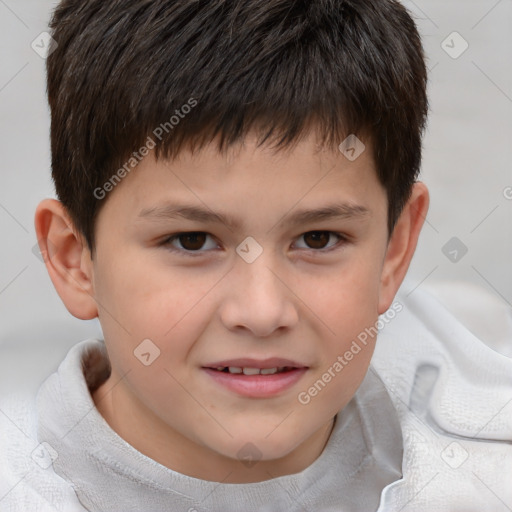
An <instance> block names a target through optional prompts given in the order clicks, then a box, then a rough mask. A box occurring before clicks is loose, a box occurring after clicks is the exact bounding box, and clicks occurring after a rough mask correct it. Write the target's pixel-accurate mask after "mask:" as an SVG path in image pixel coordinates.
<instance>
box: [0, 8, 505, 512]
mask: <svg viewBox="0 0 512 512" xmlns="http://www.w3.org/2000/svg"><path fill="white" fill-rule="evenodd" d="M51 27H52V30H53V32H52V36H53V38H54V40H55V41H56V44H55V47H54V48H52V51H51V52H50V55H49V57H48V61H47V65H48V96H49V103H50V107H51V115H52V127H51V145H52V171H53V178H54V182H55V186H56V190H57V195H58V197H59V201H56V200H51V199H47V200H44V201H42V202H41V203H40V204H39V206H38V208H37V210H36V216H35V226H36V232H37V235H38V239H39V240H40V244H41V250H42V252H43V254H45V255H46V260H45V261H46V266H47V269H48V272H49V274H50V277H51V279H52V282H53V284H54V286H55V288H56V290H57V292H58V293H59V295H60V297H61V299H62V300H63V302H64V304H65V305H66V307H67V309H68V310H69V312H70V313H71V314H72V315H74V316H76V317H77V318H81V319H92V318H95V317H98V318H99V320H100V322H101V326H102V330H103V334H104V341H102V340H85V341H82V342H81V343H79V344H78V345H76V346H75V347H73V348H72V349H71V350H70V352H69V353H68V355H67V356H66V358H65V359H64V361H63V362H62V363H61V365H60V366H59V369H58V371H57V372H56V373H54V374H53V375H51V376H50V377H49V378H48V379H47V381H46V382H45V383H44V384H43V385H42V386H41V388H40V390H39V392H38V395H37V399H36V402H35V403H34V404H32V406H33V407H34V413H35V414H34V416H31V414H32V412H31V411H30V409H28V408H29V407H30V406H31V404H29V403H27V404H23V405H18V406H17V407H15V406H14V405H13V404H6V405H5V406H3V407H2V409H3V410H5V411H7V413H6V414H5V416H6V417H8V418H10V424H8V423H7V422H6V421H4V423H2V436H3V437H2V445H1V449H2V453H3V455H2V472H3V473H2V478H3V482H4V483H3V485H4V489H3V492H2V494H1V495H0V496H2V499H1V501H0V504H1V505H2V510H4V509H6V510H66V511H70V510H90V511H114V510H115V511H117V510H119V511H121V510H122V511H127V510H134V511H135V510H137V511H164V510H168V511H187V510H188V511H189V512H191V511H207V510H210V511H211V510H214V511H240V510H254V511H256V510H269V511H270V510H272V511H281V510H282V511H289V510H293V511H295V510H296V511H299V510H321V511H334V510H336V511H340V510H350V511H375V510H378V511H381V512H382V511H391V510H397V511H398V510H436V511H437V510H464V511H469V510H478V511H482V510H498V509H499V507H502V508H503V507H510V506H512V501H511V496H510V491H509V490H508V488H507V483H508V478H509V476H510V469H511V462H510V458H511V454H512V450H511V447H510V441H511V439H512V435H511V434H512V422H511V421H510V415H507V414H506V412H507V409H506V408H507V406H508V404H509V403H510V401H511V400H510V391H511V389H512V385H511V382H510V377H509V376H510V370H511V363H510V361H509V360H507V359H506V358H504V357H501V356H499V355H498V354H494V353H492V351H491V350H489V349H487V348H486V347H485V346H483V345H482V344H481V343H479V342H478V340H476V339H474V338H473V337H472V336H471V335H470V333H469V332H467V331H465V330H464V329H463V327H462V326H460V325H459V324H457V322H456V321H455V320H454V319H453V317H451V316H450V315H449V314H448V313H447V312H446V311H445V310H444V309H443V308H442V307H441V306H440V305H439V304H437V303H436V302H435V301H434V300H433V299H432V298H430V297H428V296H427V295H425V294H422V293H418V294H417V295H416V296H414V295H413V296H412V297H411V298H409V299H407V300H403V301H400V300H395V295H396V294H397V291H398V288H399V286H400V284H401V283H402V281H403V279H404V276H405V274H406V272H407V268H408V266H409V263H410V261H411V258H412V256H413V254H414V250H415V248H416V244H417V240H418V236H419V233H420V230H421V227H422V224H423V220H424V218H425V216H426V214H427V210H428V191H427V189H426V187H425V186H424V185H423V184H422V183H420V182H418V181H416V179H417V176H418V172H419V167H420V161H421V135H422V132H423V128H424V125H425V119H426V113H427V98H426V70H425V64H424V57H423V51H422V48H421V43H420V39H419V36H418V33H417V30H416V27H415V25H414V23H413V21H412V20H411V18H410V16H409V15H408V13H407V12H406V10H405V9H404V8H403V7H402V6H401V5H400V4H399V3H397V2H395V1H393V0H386V1H383V0H380V1H377V0H364V1H358V2H355V1H349V0H336V1H335V0H313V1H309V2H301V1H295V2H293V1H289V0H288V1H284V0H265V1H261V0H260V1H257V0H244V1H243V2H242V1H232V2H228V1H194V0H182V1H169V0H154V1H152V2H148V1H147V0H123V1H122V2H121V1H119V0H112V1H110V2H105V1H104V0H89V1H87V2H83V1H78V0H64V1H62V2H61V3H60V5H59V6H58V7H57V9H56V11H55V14H54V17H53V19H52V23H51ZM199 242H201V243H199ZM395 317H396V320H395ZM399 322H400V325H401V330H395V331H393V330H392V329H393V327H395V326H396V324H397V323H399ZM384 328H385V329H384ZM378 331H382V332H381V333H380V334H379V336H378V338H379V342H378V343H376V340H377V332H378ZM370 362H371V363H372V364H371V366H370ZM24 408H25V409H24ZM13 424H15V425H16V426H17V428H13V426H12V425H13ZM4 432H6V435H5V436H4ZM7 436H9V441H8V442H7V441H6V440H7ZM507 472H508V473H507Z"/></svg>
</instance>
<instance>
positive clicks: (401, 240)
mask: <svg viewBox="0 0 512 512" xmlns="http://www.w3.org/2000/svg"><path fill="white" fill-rule="evenodd" d="M428 206H429V193H428V189H427V187H426V186H425V184H424V183H421V182H416V183H415V184H414V186H413V190H412V193H411V196H410V198H409V201H408V202H407V204H406V205H405V207H404V209H403V210H402V213H401V215H400V217H399V219H398V221H397V223H396V225H395V228H394V230H393V233H392V235H391V239H390V240H389V243H388V247H387V251H386V256H385V259H384V265H383V268H382V274H381V282H380V294H379V311H378V313H379V315H381V314H382V313H384V312H385V311H387V309H388V308H389V307H390V306H391V303H392V301H393V299H394V297H395V295H396V292H397V291H398V288H400V285H401V284H402V281H403V279H404V277H405V274H406V273H407V270H408V268H409V265H410V263H411V260H412V257H413V256H414V251H415V250H416V246H417V243H418V238H419V236H420V232H421V228H422V227H423V223H424V221H425V217H426V216H427V212H428Z"/></svg>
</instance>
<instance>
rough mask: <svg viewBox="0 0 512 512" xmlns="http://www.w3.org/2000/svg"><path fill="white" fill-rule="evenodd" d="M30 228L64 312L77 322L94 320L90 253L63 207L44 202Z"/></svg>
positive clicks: (95, 308) (55, 202) (59, 203)
mask: <svg viewBox="0 0 512 512" xmlns="http://www.w3.org/2000/svg"><path fill="white" fill-rule="evenodd" d="M34 225H35V230H36V235H37V241H38V244H39V249H40V251H41V254H42V255H43V259H44V262H45V264H46V269H47V270H48V274H49V275H50V279H51V280H52V282H53V286H55V289H56V290H57V293H58V294H59V297H60V298H61V300H62V302H63V303H64V305H65V306H66V309H67V310H68V311H69V312H70V313H71V314H72V315H73V316H74V317H76V318H80V319H81V320H90V319H92V318H96V317H97V316H98V308H97V304H96V301H95V299H94V287H93V265H92V260H91V255H90V251H89V248H88V247H87V244H86V243H85V241H84V239H83V237H82V236H80V235H79V234H78V231H77V230H76V229H75V228H74V226H73V223H72V221H71V219H70V217H69V215H68V213H67V211H66V209H65V207H64V205H63V204H62V203H61V202H60V201H57V200H56V199H44V200H43V201H41V202H40V203H39V205H38V206H37V208H36V212H35V218H34Z"/></svg>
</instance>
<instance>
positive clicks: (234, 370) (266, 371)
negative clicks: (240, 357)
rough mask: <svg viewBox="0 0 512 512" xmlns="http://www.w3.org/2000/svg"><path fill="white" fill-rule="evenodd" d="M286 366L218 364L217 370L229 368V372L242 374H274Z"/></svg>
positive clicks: (222, 370)
mask: <svg viewBox="0 0 512 512" xmlns="http://www.w3.org/2000/svg"><path fill="white" fill-rule="evenodd" d="M286 368H287V367H286V366H282V367H279V368H277V367H276V368H261V369H260V368H240V367H238V366H230V367H226V366H218V367H217V370H218V371H219V372H225V371H226V370H228V373H235V374H240V373H243V374H244V375H273V374H274V373H278V372H282V371H284V370H285V369H286Z"/></svg>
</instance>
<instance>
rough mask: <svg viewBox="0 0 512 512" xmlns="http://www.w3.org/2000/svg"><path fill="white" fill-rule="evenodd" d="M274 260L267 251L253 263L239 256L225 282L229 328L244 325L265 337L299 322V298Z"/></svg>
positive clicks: (224, 315) (225, 314) (225, 316)
mask: <svg viewBox="0 0 512 512" xmlns="http://www.w3.org/2000/svg"><path fill="white" fill-rule="evenodd" d="M272 260H273V258H272V255H269V256H267V254H266V251H264V252H263V253H262V254H261V255H260V256H259V257H258V258H257V259H256V260H255V261H253V262H252V263H247V262H246V261H244V260H243V259H242V258H237V259H236V261H235V263H234V265H235V268H233V270H232V271H231V272H230V273H229V274H228V276H229V278H228V280H227V282H225V290H226V295H225V297H224V300H223V302H222V305H221V308H220V317H221V321H222V323H223V324H224V326H225V327H226V328H227V329H229V330H235V331H236V330H240V329H245V330H248V331H250V332H251V333H252V335H254V336H257V337H261V338H265V337H268V336H270V335H271V334H273V333H274V332H275V331H277V330H286V329H287V328H288V329H289V328H292V327H294V326H295V325H296V324H297V322H298V319H299V315H298V310H297V301H298V299H297V297H296V295H295V294H294V293H293V291H292V290H291V289H290V288H291V286H290V284H289V283H288V282H287V280H286V278H285V275H284V274H283V272H282V270H281V271H280V270H279V269H278V268H277V267H278V266H277V265H276V264H275V261H272Z"/></svg>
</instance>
